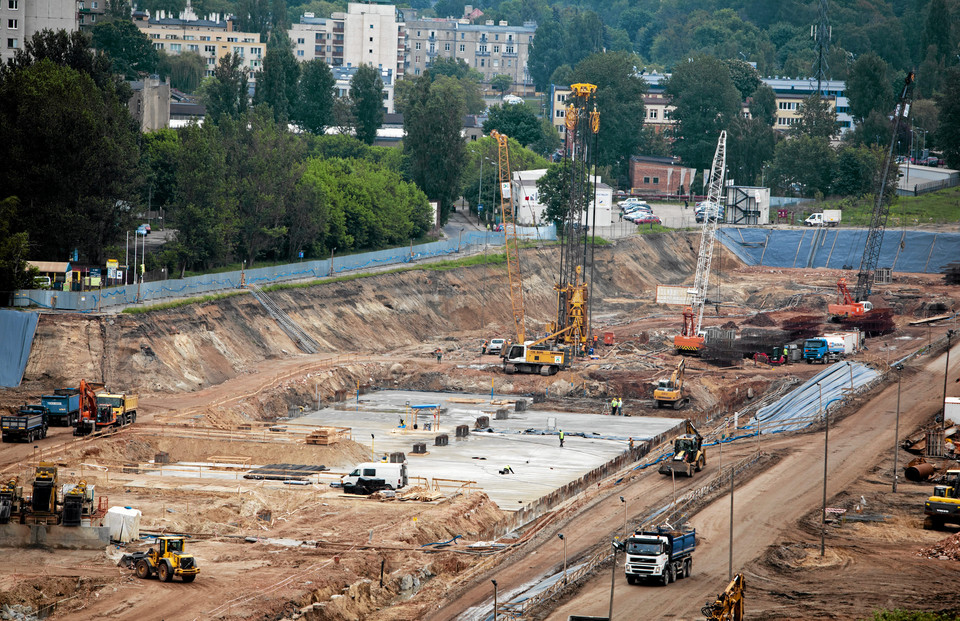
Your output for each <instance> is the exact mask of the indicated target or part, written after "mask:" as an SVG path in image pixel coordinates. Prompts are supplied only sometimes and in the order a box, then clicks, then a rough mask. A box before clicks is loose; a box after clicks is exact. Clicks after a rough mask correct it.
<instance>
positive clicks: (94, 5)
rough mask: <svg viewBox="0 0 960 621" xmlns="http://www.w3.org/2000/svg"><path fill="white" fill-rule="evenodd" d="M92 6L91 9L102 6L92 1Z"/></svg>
mask: <svg viewBox="0 0 960 621" xmlns="http://www.w3.org/2000/svg"><path fill="white" fill-rule="evenodd" d="M90 8H91V9H98V8H100V7H99V5H98V4H97V3H96V2H91V3H90Z"/></svg>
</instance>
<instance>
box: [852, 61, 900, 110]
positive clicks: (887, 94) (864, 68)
mask: <svg viewBox="0 0 960 621" xmlns="http://www.w3.org/2000/svg"><path fill="white" fill-rule="evenodd" d="M847 97H848V98H849V99H850V112H851V113H852V114H853V117H854V118H855V119H857V121H858V122H859V121H863V120H864V119H866V118H867V117H868V116H869V115H870V112H872V111H873V110H876V111H878V112H881V113H883V114H888V113H889V112H890V110H891V109H892V108H893V86H892V85H891V83H890V77H889V76H888V75H887V63H885V62H884V61H883V59H882V58H880V57H879V56H877V55H876V54H873V53H869V54H863V55H862V56H860V58H858V59H857V60H856V62H854V63H853V67H851V68H850V77H849V78H848V79H847Z"/></svg>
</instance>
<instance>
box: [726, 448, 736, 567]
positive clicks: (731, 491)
mask: <svg viewBox="0 0 960 621" xmlns="http://www.w3.org/2000/svg"><path fill="white" fill-rule="evenodd" d="M734 470H735V468H734V467H733V466H730V557H729V559H728V560H727V579H729V580H733V475H734Z"/></svg>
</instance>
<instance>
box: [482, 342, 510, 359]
mask: <svg viewBox="0 0 960 621" xmlns="http://www.w3.org/2000/svg"><path fill="white" fill-rule="evenodd" d="M506 342H507V341H506V339H490V344H489V345H488V346H487V353H488V354H491V355H494V356H499V355H500V352H502V351H503V344H504V343H506Z"/></svg>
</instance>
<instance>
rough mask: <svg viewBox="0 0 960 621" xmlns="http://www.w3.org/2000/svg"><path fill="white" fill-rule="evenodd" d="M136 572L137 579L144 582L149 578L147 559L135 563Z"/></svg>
mask: <svg viewBox="0 0 960 621" xmlns="http://www.w3.org/2000/svg"><path fill="white" fill-rule="evenodd" d="M136 572H137V578H140V579H144V580H145V579H147V578H149V577H150V563H148V562H147V559H145V558H142V559H140V560H139V561H137V567H136Z"/></svg>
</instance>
